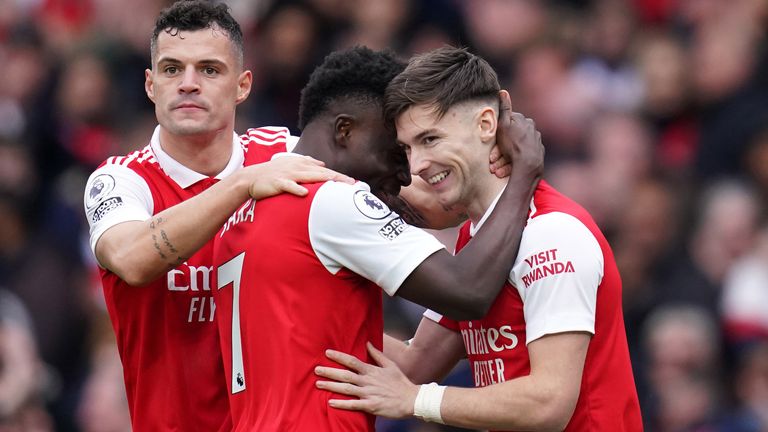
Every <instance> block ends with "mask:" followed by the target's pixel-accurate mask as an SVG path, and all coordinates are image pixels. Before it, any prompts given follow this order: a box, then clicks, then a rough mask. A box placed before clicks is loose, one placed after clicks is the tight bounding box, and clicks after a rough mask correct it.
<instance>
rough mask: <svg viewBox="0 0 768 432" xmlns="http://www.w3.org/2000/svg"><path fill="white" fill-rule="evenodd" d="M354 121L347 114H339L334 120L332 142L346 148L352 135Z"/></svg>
mask: <svg viewBox="0 0 768 432" xmlns="http://www.w3.org/2000/svg"><path fill="white" fill-rule="evenodd" d="M353 124H354V121H353V120H352V116H350V115H348V114H339V115H337V116H336V118H335V120H334V142H335V143H336V145H337V146H339V147H342V148H346V147H348V146H349V142H350V139H351V137H352V126H353Z"/></svg>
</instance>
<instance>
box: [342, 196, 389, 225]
mask: <svg viewBox="0 0 768 432" xmlns="http://www.w3.org/2000/svg"><path fill="white" fill-rule="evenodd" d="M352 199H353V200H354V203H355V207H357V210H358V211H360V213H362V214H363V216H365V217H367V218H371V219H376V220H378V219H384V218H385V217H387V216H389V215H390V213H392V210H390V209H389V207H387V205H386V204H384V202H383V201H381V200H380V199H379V198H378V197H377V196H376V195H374V194H372V193H370V192H368V191H364V190H359V191H357V192H355V195H354V196H353V198H352Z"/></svg>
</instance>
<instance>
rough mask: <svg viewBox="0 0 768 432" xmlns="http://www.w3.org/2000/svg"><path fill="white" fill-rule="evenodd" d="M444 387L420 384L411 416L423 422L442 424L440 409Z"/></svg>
mask: <svg viewBox="0 0 768 432" xmlns="http://www.w3.org/2000/svg"><path fill="white" fill-rule="evenodd" d="M444 393H445V386H441V385H437V383H429V384H422V385H421V386H420V387H419V392H418V393H417V394H416V400H414V401H413V415H414V417H418V418H420V419H422V420H423V421H425V422H433V423H441V424H444V423H445V422H444V421H443V416H442V413H441V412H440V408H441V406H442V404H443V394H444Z"/></svg>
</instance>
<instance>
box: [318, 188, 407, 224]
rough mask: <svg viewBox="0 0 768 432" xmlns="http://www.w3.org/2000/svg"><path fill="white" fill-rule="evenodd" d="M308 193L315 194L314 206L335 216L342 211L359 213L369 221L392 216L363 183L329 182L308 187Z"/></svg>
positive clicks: (387, 207)
mask: <svg viewBox="0 0 768 432" xmlns="http://www.w3.org/2000/svg"><path fill="white" fill-rule="evenodd" d="M308 189H309V190H310V192H312V191H313V190H314V191H316V192H315V202H316V203H317V205H316V206H322V207H326V208H328V209H331V210H333V211H334V212H336V213H337V214H341V213H343V212H344V210H345V209H346V210H351V211H354V213H360V214H362V215H363V216H366V217H368V218H370V219H384V218H386V217H387V216H389V215H390V214H392V209H390V208H389V206H387V204H386V203H384V201H382V200H381V199H379V197H377V196H376V195H374V194H373V192H371V187H370V186H369V185H368V184H367V183H365V182H360V181H359V182H355V183H354V184H349V183H344V182H337V181H333V180H329V181H326V182H323V183H314V184H311V185H308Z"/></svg>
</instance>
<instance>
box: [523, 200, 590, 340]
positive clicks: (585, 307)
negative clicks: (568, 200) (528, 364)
mask: <svg viewBox="0 0 768 432" xmlns="http://www.w3.org/2000/svg"><path fill="white" fill-rule="evenodd" d="M569 269H570V270H572V271H569ZM552 270H554V271H552ZM563 270H565V271H563ZM603 272H604V261H603V254H602V251H601V249H600V245H599V244H598V242H597V239H595V237H594V236H593V235H592V233H591V232H590V231H589V229H587V227H586V226H584V224H582V223H581V221H579V220H578V219H576V218H575V217H573V216H571V215H568V214H565V213H560V212H554V213H547V214H544V215H541V216H538V217H536V218H533V219H531V220H530V221H529V222H528V225H527V226H526V227H525V230H523V237H522V239H521V241H520V250H519V251H518V255H517V258H516V260H515V264H514V266H513V267H512V271H511V272H510V274H509V280H510V282H511V283H512V284H513V285H514V286H515V287H516V288H517V291H518V293H519V294H520V298H521V299H522V300H523V313H524V315H525V323H526V325H525V327H526V344H528V343H531V342H532V341H534V340H536V339H538V338H540V337H542V336H544V335H547V334H553V333H562V332H567V331H586V332H589V333H592V334H594V333H595V309H596V306H597V287H598V285H600V282H601V281H602V278H603Z"/></svg>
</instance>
